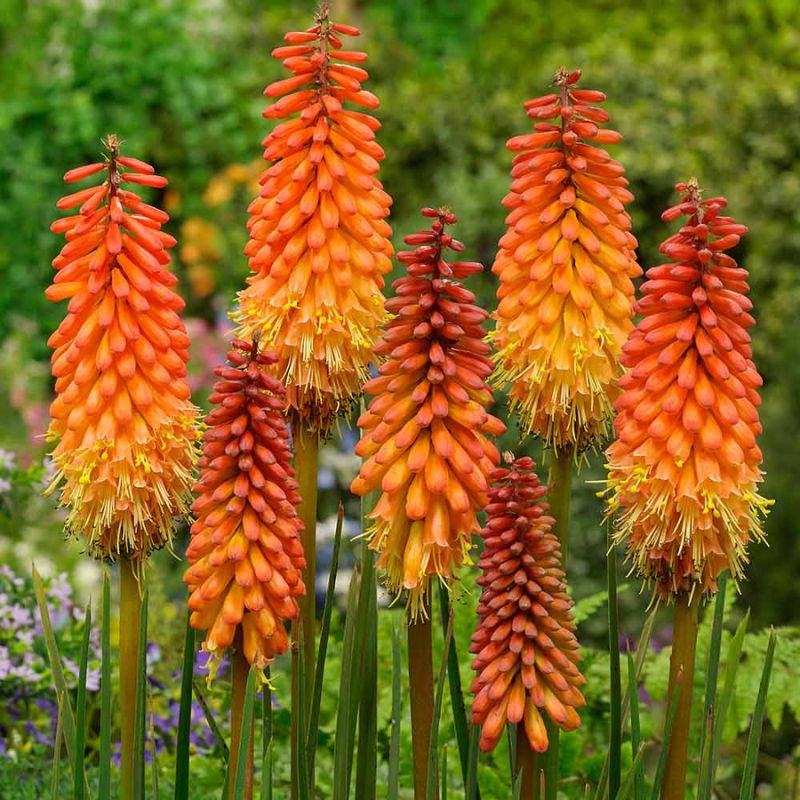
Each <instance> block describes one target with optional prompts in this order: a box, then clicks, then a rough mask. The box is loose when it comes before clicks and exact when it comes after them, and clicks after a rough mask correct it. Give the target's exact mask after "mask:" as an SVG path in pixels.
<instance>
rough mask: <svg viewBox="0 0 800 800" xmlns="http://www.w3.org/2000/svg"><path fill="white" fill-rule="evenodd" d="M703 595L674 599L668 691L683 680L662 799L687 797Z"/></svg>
mask: <svg viewBox="0 0 800 800" xmlns="http://www.w3.org/2000/svg"><path fill="white" fill-rule="evenodd" d="M699 604H700V595H699V593H696V594H695V595H694V597H693V598H690V596H689V595H688V594H686V593H682V594H680V595H678V597H677V598H676V599H675V625H674V629H673V634H672V654H671V656H670V660H669V693H668V697H672V696H673V692H674V691H675V688H676V687H677V686H678V677H679V676H682V678H681V682H680V693H679V695H678V705H677V709H676V712H675V722H674V723H673V727H672V737H671V738H670V743H669V751H668V752H667V763H666V767H665V771H664V783H663V784H662V787H661V800H684V797H685V796H686V762H687V757H688V750H689V721H690V719H691V716H692V684H693V683H694V656H695V649H696V647H697V610H698V606H699Z"/></svg>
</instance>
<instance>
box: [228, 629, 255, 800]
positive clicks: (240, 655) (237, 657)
mask: <svg viewBox="0 0 800 800" xmlns="http://www.w3.org/2000/svg"><path fill="white" fill-rule="evenodd" d="M231 660H232V664H231V751H230V757H229V763H230V764H232V765H234V768H233V769H232V770H229V774H230V776H231V779H230V780H229V781H228V797H229V798H230V800H235V797H236V795H235V789H236V783H237V780H236V771H235V770H236V765H238V763H239V748H240V747H241V745H242V739H243V737H244V735H245V732H244V730H243V727H244V701H245V695H246V694H247V678H248V676H249V674H250V664H249V663H248V661H247V659H246V658H245V656H244V651H243V648H242V635H241V632H238V633H237V634H236V640H235V642H234V646H233V657H232V659H231ZM253 738H254V736H253V718H252V717H251V719H250V734H249V736H248V737H247V749H248V752H247V766H246V770H247V775H246V776H245V783H244V800H253Z"/></svg>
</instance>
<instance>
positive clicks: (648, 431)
mask: <svg viewBox="0 0 800 800" xmlns="http://www.w3.org/2000/svg"><path fill="white" fill-rule="evenodd" d="M676 188H677V190H678V191H679V192H681V193H682V194H683V198H682V200H681V202H680V203H679V204H678V205H676V206H674V207H673V208H670V209H668V210H667V211H666V212H664V214H663V215H662V216H663V219H664V220H666V221H672V220H675V219H678V218H679V217H682V216H684V217H688V220H687V221H686V223H685V224H684V225H683V226H682V227H681V229H680V230H679V231H678V233H676V234H675V235H673V236H670V237H669V238H668V239H667V240H666V241H665V242H664V243H663V244H662V245H661V252H662V253H663V254H664V255H666V256H667V257H668V258H669V259H671V262H670V263H667V264H661V265H660V266H657V267H652V268H651V269H649V270H648V271H647V281H646V282H645V283H644V284H642V295H643V296H642V299H641V300H639V301H638V303H637V304H636V311H637V313H639V314H641V315H642V320H641V321H640V322H639V324H638V326H637V327H636V329H635V330H634V331H633V332H632V333H631V335H630V337H629V338H628V341H627V342H626V344H625V346H624V348H623V350H624V355H623V359H622V363H623V364H624V365H625V366H626V367H628V368H629V369H630V372H628V373H627V374H626V375H624V376H623V378H622V379H621V381H620V386H621V387H622V390H623V391H622V395H621V396H620V397H619V399H618V400H617V403H616V408H617V412H618V416H617V418H616V423H615V424H616V430H617V441H615V442H614V443H613V444H612V445H611V446H610V447H609V448H608V450H607V451H606V455H607V458H608V464H607V468H608V492H609V497H608V505H609V513H612V512H617V518H616V523H615V524H616V536H617V539H618V541H620V542H624V543H625V544H626V545H627V548H628V554H629V556H630V558H631V559H632V561H633V563H634V565H635V567H636V569H637V570H638V572H639V573H640V574H641V575H642V576H643V577H645V578H647V579H653V580H655V582H656V584H657V587H658V589H659V591H660V592H661V594H662V595H663V596H665V597H670V596H671V595H673V594H676V593H678V592H693V591H694V590H695V589H696V588H699V590H700V591H702V592H704V593H712V592H715V591H716V589H717V578H718V576H719V574H720V572H722V571H723V570H725V569H728V570H730V572H731V574H732V576H733V578H734V580H738V579H739V578H741V577H742V574H743V567H744V564H745V563H746V562H747V553H746V548H747V544H748V542H749V541H750V539H751V538H755V539H757V540H761V539H763V538H764V531H763V528H762V520H763V518H764V516H765V515H766V513H767V511H768V508H769V506H770V505H771V502H770V501H768V500H765V499H764V498H763V497H761V496H760V495H759V493H758V485H759V483H761V481H762V472H761V469H760V467H761V460H762V458H761V450H760V449H759V448H758V445H757V444H756V437H757V436H758V435H759V434H760V433H761V425H760V423H759V418H758V406H759V404H760V402H761V401H760V398H759V394H758V387H759V386H761V383H762V381H761V377H760V376H759V374H758V372H757V370H756V367H755V365H754V364H753V361H752V349H751V346H750V334H749V333H748V329H749V328H751V327H752V326H753V325H754V324H755V320H754V319H753V317H752V316H751V315H750V311H751V309H752V303H751V302H750V300H748V298H747V291H748V288H749V287H748V285H747V283H746V279H747V270H745V269H742V268H740V267H739V266H737V264H736V262H735V261H734V259H733V258H731V256H729V255H727V254H726V253H725V252H724V251H725V250H728V249H730V248H731V247H735V246H736V244H737V243H738V242H739V239H740V238H741V237H742V236H743V235H744V234H745V233H746V232H747V229H746V228H745V226H744V225H739V224H737V223H736V222H735V221H734V220H733V219H732V218H731V217H725V216H722V215H721V213H720V212H721V211H722V209H723V208H724V207H725V206H726V205H727V201H726V200H725V198H723V197H712V198H709V199H707V200H703V199H702V192H701V191H700V189H699V188H698V186H697V183H696V181H694V180H692V181H689V182H688V183H679V184H677V186H676Z"/></svg>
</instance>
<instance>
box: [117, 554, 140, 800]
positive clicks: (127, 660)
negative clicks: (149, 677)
mask: <svg viewBox="0 0 800 800" xmlns="http://www.w3.org/2000/svg"><path fill="white" fill-rule="evenodd" d="M142 579H143V576H142ZM141 607H142V599H141V595H140V592H139V581H138V579H137V577H136V572H135V569H134V562H133V561H131V559H129V558H126V557H125V556H121V557H120V559H119V621H120V625H119V685H120V701H119V703H120V728H121V732H122V736H121V739H122V742H121V751H122V752H121V756H122V758H121V763H120V800H133V797H134V772H135V769H136V765H135V763H134V762H135V760H136V759H135V753H134V750H135V740H136V681H137V675H138V666H139V665H138V650H139V628H140V627H141Z"/></svg>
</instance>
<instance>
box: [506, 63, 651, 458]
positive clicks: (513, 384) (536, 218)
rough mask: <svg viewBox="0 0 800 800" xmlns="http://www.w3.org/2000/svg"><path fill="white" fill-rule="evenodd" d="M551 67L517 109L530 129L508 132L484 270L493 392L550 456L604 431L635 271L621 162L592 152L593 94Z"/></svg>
mask: <svg viewBox="0 0 800 800" xmlns="http://www.w3.org/2000/svg"><path fill="white" fill-rule="evenodd" d="M579 77H580V72H577V71H576V72H573V73H571V74H570V73H568V72H567V71H566V70H564V69H562V70H559V72H558V73H557V74H556V78H555V82H554V83H555V89H556V91H555V92H554V93H552V94H548V95H545V96H543V97H539V98H536V99H534V100H530V101H529V102H527V103H525V107H526V108H527V109H528V115H529V116H530V117H533V119H535V120H537V122H536V123H535V125H534V133H530V134H525V135H523V136H515V137H514V138H512V139H510V140H509V141H508V147H509V149H510V150H512V151H513V152H516V155H515V157H514V167H513V169H512V170H511V177H512V182H511V192H510V193H509V194H508V196H507V197H506V198H505V200H504V201H503V204H504V205H505V206H506V207H507V208H509V209H510V214H509V215H508V217H507V218H506V224H507V226H508V229H507V231H506V233H505V235H504V236H503V238H502V239H501V240H500V249H499V251H498V254H497V258H496V260H495V263H494V266H493V267H492V272H494V273H496V274H497V276H498V278H499V279H500V286H499V288H498V291H497V297H498V306H497V312H496V314H495V317H496V319H497V328H496V330H495V333H494V339H495V342H496V345H497V355H496V357H495V360H496V362H497V370H496V373H495V380H496V382H497V385H498V386H501V387H505V386H509V387H510V389H509V399H510V403H511V408H512V410H513V409H518V411H519V414H520V416H521V420H522V426H523V429H524V430H525V431H526V432H528V433H532V434H534V435H536V436H540V437H542V439H543V440H544V443H545V444H546V445H548V446H551V447H554V448H556V449H571V448H572V447H575V446H577V447H578V448H583V447H586V446H588V445H591V444H592V442H593V441H594V440H595V439H596V438H598V437H602V436H604V435H605V434H606V430H607V427H608V422H609V420H610V418H611V415H612V405H613V402H614V399H615V398H616V396H617V379H618V378H619V376H620V374H621V372H622V369H621V367H620V364H619V358H620V351H621V347H622V344H623V342H624V341H625V338H626V336H627V335H628V332H629V331H630V330H631V328H632V323H631V317H632V316H633V295H634V289H633V283H632V281H631V279H632V278H634V277H637V276H638V275H640V274H641V270H640V269H639V266H638V264H637V263H636V257H635V253H634V249H635V248H636V239H635V238H634V237H633V235H632V234H631V220H630V217H629V216H628V213H627V212H626V211H625V206H626V205H627V204H628V203H630V202H631V200H632V198H633V196H632V195H631V193H630V192H629V191H628V189H627V188H626V187H627V185H628V181H627V180H626V179H625V177H624V173H625V170H624V169H623V167H622V165H621V164H619V163H618V162H616V161H615V160H614V159H612V158H611V157H610V156H609V154H608V153H607V152H606V151H605V150H604V149H603V145H606V144H614V143H616V142H618V141H620V140H621V138H622V137H621V136H620V135H619V134H618V133H617V132H616V131H612V130H608V129H606V128H603V127H601V126H602V125H603V124H604V123H605V122H607V121H608V114H607V113H606V112H605V111H604V110H603V109H602V108H600V107H599V104H600V103H602V102H603V101H604V100H605V95H604V94H603V93H602V92H597V91H593V90H590V89H581V88H579V87H578V86H577V80H578V79H579Z"/></svg>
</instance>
